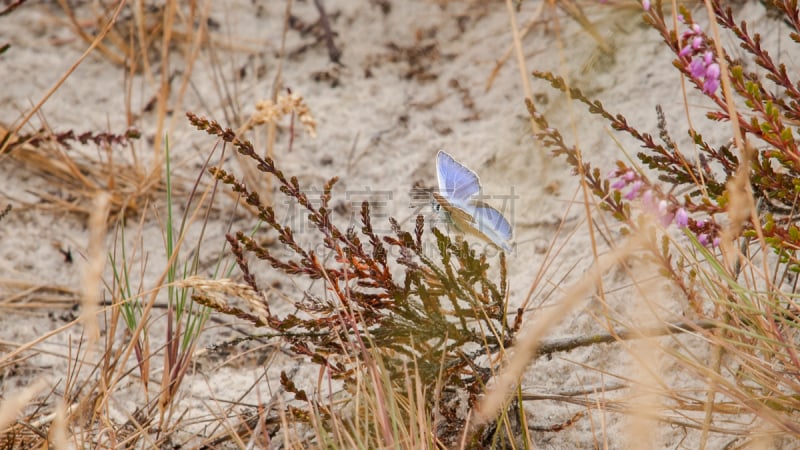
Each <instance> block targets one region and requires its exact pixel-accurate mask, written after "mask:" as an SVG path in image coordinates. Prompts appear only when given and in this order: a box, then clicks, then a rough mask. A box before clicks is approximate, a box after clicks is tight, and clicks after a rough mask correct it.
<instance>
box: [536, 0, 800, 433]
mask: <svg viewBox="0 0 800 450" xmlns="http://www.w3.org/2000/svg"><path fill="white" fill-rule="evenodd" d="M767 5H768V6H770V7H772V8H774V9H775V10H777V11H778V12H780V13H781V14H782V16H783V17H782V18H783V22H782V23H783V24H786V25H788V27H789V28H790V31H789V33H788V34H789V37H790V38H791V39H792V41H793V43H794V45H797V43H798V42H800V18H798V14H797V11H798V5H797V2H796V1H768V2H767ZM643 6H644V9H645V14H644V18H645V20H646V22H647V23H649V24H650V25H651V26H652V27H653V29H654V30H655V31H656V32H658V33H659V34H660V35H661V37H662V39H663V40H664V43H665V44H666V46H667V47H668V48H669V49H670V51H671V52H672V53H673V55H674V59H673V60H672V63H673V66H674V67H675V68H676V69H677V70H678V71H679V72H680V73H681V74H682V75H683V76H684V77H685V79H686V80H688V82H689V84H690V85H692V86H694V88H695V89H696V90H697V91H699V92H700V93H701V94H702V95H703V96H704V98H705V99H706V102H707V103H709V104H710V108H709V109H708V111H707V112H706V114H705V115H706V118H708V119H710V121H711V125H712V126H717V127H718V126H723V127H726V128H725V129H734V128H733V127H730V125H729V124H720V122H726V121H731V120H733V121H735V122H736V125H737V127H736V129H737V130H739V131H737V133H741V135H739V134H737V135H735V136H731V137H730V139H729V140H728V141H727V142H723V143H713V142H710V141H709V140H707V139H706V138H705V137H704V136H703V134H702V132H701V131H700V130H699V129H698V128H699V125H698V128H694V127H691V128H689V129H687V130H686V135H687V136H688V137H689V139H690V144H689V145H691V146H693V149H692V150H693V151H692V152H691V153H690V152H688V151H687V150H686V147H688V146H687V145H686V144H683V146H681V145H678V144H677V143H676V141H675V140H674V139H672V138H671V136H670V135H669V133H668V132H667V126H666V120H665V118H664V114H663V113H662V112H661V109H660V107H659V106H658V105H654V107H655V109H656V114H657V115H658V130H657V131H658V134H657V137H656V136H654V135H651V134H649V133H647V132H643V131H640V130H639V129H637V128H636V127H635V126H633V125H632V124H630V123H629V122H628V120H627V119H626V117H625V115H623V114H618V113H612V112H610V111H609V110H608V109H607V108H606V107H605V106H604V105H603V104H602V103H601V102H600V101H597V100H594V99H590V98H588V97H587V96H586V95H584V93H583V92H582V91H581V90H580V89H577V88H576V87H574V86H571V85H570V84H569V82H568V81H566V80H564V79H563V78H560V77H557V76H555V75H553V74H551V73H540V72H537V73H534V76H536V77H539V78H541V79H544V80H546V81H548V82H550V84H551V85H552V86H554V87H555V88H556V89H559V90H561V91H563V92H565V93H568V94H569V97H570V98H571V99H573V100H577V101H579V102H581V103H583V104H585V105H586V106H587V108H588V110H589V112H590V113H592V114H596V115H598V116H599V117H601V118H602V119H603V120H605V121H607V122H608V123H609V124H610V125H611V128H613V129H614V130H615V131H618V132H622V133H625V134H627V135H629V136H630V137H632V138H633V139H634V140H635V141H638V144H639V145H640V151H639V152H638V153H637V154H636V157H637V158H638V162H639V164H637V163H635V162H625V161H617V163H616V167H615V168H614V169H613V170H611V171H610V172H605V173H606V174H607V175H606V176H603V175H602V173H603V172H601V170H600V169H599V168H597V167H594V166H593V165H592V163H591V162H589V161H587V160H586V159H584V155H582V154H581V152H580V151H579V149H578V148H576V147H575V146H571V145H569V144H567V143H566V142H565V140H564V138H563V136H561V134H560V133H559V131H558V130H556V129H554V128H552V127H551V126H550V125H549V124H548V122H547V120H546V119H545V117H544V116H543V115H542V114H541V113H539V112H538V111H537V110H536V108H535V106H534V105H533V103H531V102H528V109H529V112H530V114H531V118H532V119H533V120H534V122H536V124H537V125H538V127H539V129H540V130H541V131H539V132H538V133H537V137H538V138H539V139H540V140H541V141H542V142H543V143H544V145H545V146H547V147H549V148H550V149H551V150H552V151H553V153H554V154H555V155H558V156H564V157H565V159H566V161H567V162H568V163H569V164H570V165H572V166H573V168H574V173H576V174H580V175H581V176H582V178H583V180H582V182H583V183H584V186H587V187H588V188H589V189H590V190H591V192H592V193H593V194H594V195H595V197H596V198H597V199H598V205H599V206H600V207H601V209H603V210H605V211H608V212H610V213H611V215H612V216H613V217H614V218H615V219H617V220H619V221H620V222H622V223H623V224H624V227H623V232H646V230H643V229H642V228H641V227H639V226H638V225H639V221H638V220H637V213H636V211H644V212H646V213H647V214H648V215H650V216H652V217H654V218H655V219H656V220H657V222H659V223H660V224H661V225H662V226H663V227H665V228H668V227H673V228H674V229H680V230H683V231H684V233H685V235H686V237H687V238H688V239H674V238H673V239H671V238H669V234H668V233H664V234H663V235H662V237H661V239H660V241H661V245H660V246H657V245H656V246H653V248H651V249H649V251H648V255H649V258H648V259H649V261H652V262H654V263H656V264H657V266H658V268H659V271H660V272H661V274H663V275H665V276H666V277H667V278H669V280H671V281H672V282H673V284H674V286H676V287H677V288H678V291H679V292H680V293H681V294H683V295H684V296H685V299H686V303H685V305H687V306H688V307H689V308H687V309H686V310H685V311H682V313H683V314H691V315H694V316H696V317H700V318H702V319H704V320H709V321H711V322H713V323H714V324H715V326H716V327H718V331H714V332H709V333H701V334H702V335H703V336H704V338H705V339H706V341H707V342H708V343H709V346H710V348H711V349H712V350H713V351H714V352H716V355H717V356H718V358H717V359H715V360H714V361H712V363H711V364H709V361H708V359H707V358H703V357H699V356H697V355H690V354H689V353H678V354H677V355H676V356H677V360H678V361H681V364H682V365H683V366H684V367H685V368H687V369H688V370H690V371H691V372H692V373H695V374H697V375H698V377H699V378H701V379H703V380H708V379H712V378H713V380H714V381H713V382H711V383H708V385H707V386H706V388H705V389H707V393H706V399H707V400H706V401H707V402H708V404H707V405H705V406H704V408H705V411H706V416H705V421H704V425H703V426H704V427H705V428H704V430H705V429H708V427H710V426H712V425H713V424H714V423H715V421H716V420H717V418H716V416H715V414H716V410H715V405H716V402H715V400H714V399H715V396H716V395H719V394H722V395H723V396H724V397H726V398H728V399H732V401H733V402H734V403H736V405H737V406H738V407H740V408H741V411H742V412H745V411H746V412H747V413H749V414H752V415H754V416H756V417H759V418H760V419H763V420H764V421H766V422H769V423H770V424H772V425H774V426H775V427H777V428H778V429H780V430H781V431H782V432H785V433H788V435H791V436H795V437H796V436H798V435H800V429H798V427H797V425H796V419H795V418H794V417H793V414H794V412H796V411H797V410H798V409H800V403H798V401H797V398H796V396H793V395H791V394H788V393H791V392H797V389H798V383H797V379H796V374H797V373H798V370H800V355H798V352H797V349H796V345H795V343H796V342H797V341H796V340H797V336H798V335H800V327H799V326H798V321H797V317H798V313H797V312H798V311H800V305H798V302H797V297H796V289H797V278H796V274H795V273H796V272H798V271H800V261H798V254H797V252H798V249H800V228H799V227H798V226H797V225H796V224H795V222H796V217H797V204H798V197H799V196H800V181H798V180H800V153H799V152H798V146H797V141H796V139H795V138H794V135H795V134H796V133H797V129H796V127H797V125H798V123H800V122H799V121H798V119H800V91H798V88H797V86H798V85H799V84H800V83H798V77H797V76H796V75H794V74H793V73H792V72H791V71H789V70H787V68H786V67H785V65H784V64H782V63H778V62H776V61H775V59H774V58H773V56H772V53H771V51H770V50H768V49H767V48H765V45H764V44H763V43H762V39H761V36H760V35H759V34H758V33H757V32H754V31H752V30H750V29H749V27H748V24H747V23H746V21H743V20H737V19H735V17H734V14H733V12H732V10H731V8H729V7H727V6H725V5H724V4H722V3H721V2H719V1H717V0H711V1H710V6H711V10H712V11H713V17H710V20H711V21H713V22H714V23H712V24H711V25H715V24H716V25H717V26H718V27H719V28H720V29H721V32H722V33H725V34H724V35H721V37H720V38H716V37H714V38H712V36H711V34H710V32H709V33H706V32H705V31H704V27H703V26H702V25H701V24H699V23H698V22H697V21H695V19H694V18H693V17H692V16H691V14H690V13H689V11H688V10H686V9H683V8H682V9H681V10H680V11H675V12H674V14H679V20H678V22H679V23H680V28H681V30H675V29H674V28H673V27H672V25H671V23H672V20H669V21H668V20H666V19H665V15H664V11H663V8H662V6H663V5H662V2H661V1H660V0H656V1H654V2H653V3H652V4H650V3H649V2H645V3H644V4H643ZM710 28H715V27H713V26H712V27H710ZM780 29H781V30H783V29H784V28H780ZM716 35H717V34H716V32H715V34H714V36H716ZM726 38H731V39H733V40H735V41H737V42H738V43H739V47H740V48H741V49H742V50H744V55H743V56H740V57H739V58H738V59H734V58H732V57H731V55H730V54H728V52H727V51H725V50H724V49H721V47H720V46H718V45H717V44H718V43H717V42H715V40H714V39H720V40H722V39H726ZM754 68H755V70H754ZM723 70H725V72H724V73H723ZM725 78H727V79H728V80H730V83H724V84H725V86H724V87H722V88H721V81H722V80H723V79H725ZM730 97H732V98H730ZM687 101H688V100H687ZM697 123H699V122H697ZM731 143H735V145H736V146H738V147H734V146H733V144H731ZM740 143H741V144H740ZM751 195H752V198H753V200H754V202H748V201H742V199H743V197H745V196H748V198H749V196H751ZM737 200H738V202H737ZM749 205H755V206H754V209H752V210H751V209H750V206H749ZM739 220H743V221H744V223H743V227H742V228H741V232H739V228H738V221H739ZM731 222H736V223H737V227H730V226H728V224H729V223H731ZM725 227H727V228H725ZM723 235H724V236H728V237H729V238H732V241H733V245H732V246H725V245H720V240H721V236H723ZM673 236H674V234H673ZM654 237H655V236H654ZM721 247H725V248H724V249H723V248H721ZM763 250H771V251H772V252H773V253H774V256H772V257H769V255H766V256H765V257H764V258H762V257H761V256H758V258H754V255H760V252H761V251H763ZM756 259H758V261H756ZM754 267H757V269H755V270H753V268H754ZM776 368H778V369H776Z"/></svg>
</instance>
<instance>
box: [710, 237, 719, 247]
mask: <svg viewBox="0 0 800 450" xmlns="http://www.w3.org/2000/svg"><path fill="white" fill-rule="evenodd" d="M711 245H713V246H714V247H719V237H715V238H714V242H712V243H711Z"/></svg>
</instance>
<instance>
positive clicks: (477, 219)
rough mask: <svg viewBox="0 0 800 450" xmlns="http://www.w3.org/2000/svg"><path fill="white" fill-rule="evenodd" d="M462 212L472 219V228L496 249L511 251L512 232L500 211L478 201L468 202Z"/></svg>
mask: <svg viewBox="0 0 800 450" xmlns="http://www.w3.org/2000/svg"><path fill="white" fill-rule="evenodd" d="M464 210H465V212H466V213H467V214H469V215H470V216H471V217H472V224H471V225H472V227H473V228H475V229H476V230H477V231H478V232H480V233H481V234H483V235H484V236H486V237H487V238H489V239H488V240H490V241H492V242H494V243H495V244H497V246H498V247H501V248H502V249H503V250H505V251H511V247H510V244H509V242H510V241H511V238H512V236H513V234H514V231H513V229H512V228H511V224H510V223H508V220H506V218H505V217H504V216H503V214H501V213H500V211H498V210H496V209H494V208H492V207H491V206H489V205H487V204H486V203H483V202H480V201H473V202H470V203H469V204H468V205H467V206H466V207H465V208H464Z"/></svg>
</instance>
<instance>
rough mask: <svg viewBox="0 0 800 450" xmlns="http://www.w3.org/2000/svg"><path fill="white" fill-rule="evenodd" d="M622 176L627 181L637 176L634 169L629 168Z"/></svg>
mask: <svg viewBox="0 0 800 450" xmlns="http://www.w3.org/2000/svg"><path fill="white" fill-rule="evenodd" d="M622 178H624V179H625V181H633V179H634V178H636V174H635V173H633V171H632V170H629V171H627V172H625V175H623V176H622Z"/></svg>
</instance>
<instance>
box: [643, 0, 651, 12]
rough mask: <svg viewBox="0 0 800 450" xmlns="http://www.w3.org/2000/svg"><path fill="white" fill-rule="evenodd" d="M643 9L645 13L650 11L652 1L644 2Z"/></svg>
mask: <svg viewBox="0 0 800 450" xmlns="http://www.w3.org/2000/svg"><path fill="white" fill-rule="evenodd" d="M642 8H643V9H644V10H645V11H650V0H642Z"/></svg>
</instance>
